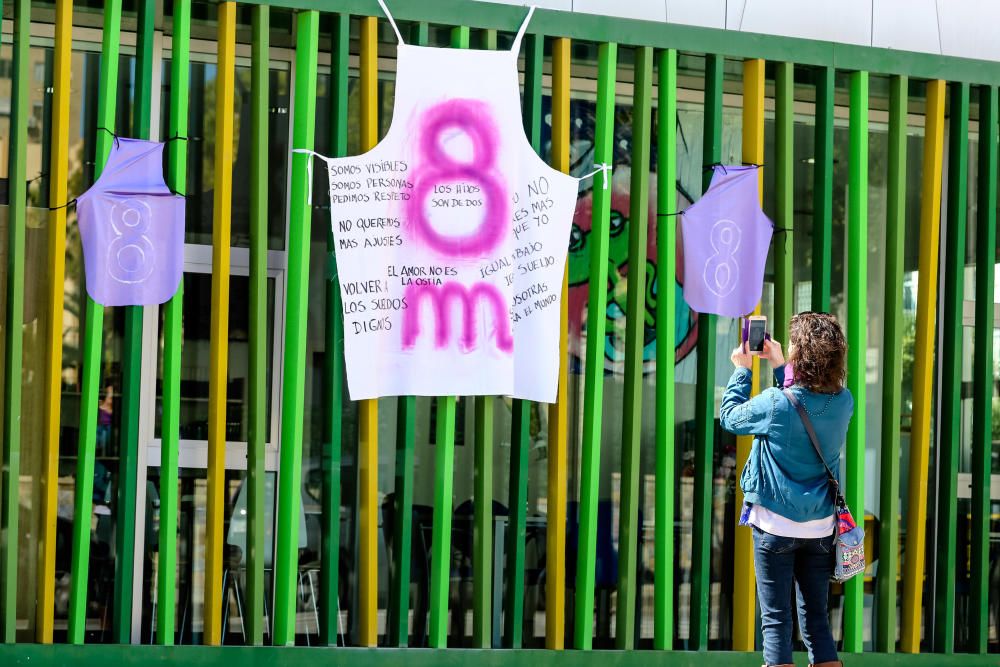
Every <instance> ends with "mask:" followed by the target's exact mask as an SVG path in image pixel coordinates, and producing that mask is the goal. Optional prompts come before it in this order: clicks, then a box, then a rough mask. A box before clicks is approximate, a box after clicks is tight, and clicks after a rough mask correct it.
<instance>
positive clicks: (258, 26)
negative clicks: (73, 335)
mask: <svg viewBox="0 0 1000 667" xmlns="http://www.w3.org/2000/svg"><path fill="white" fill-rule="evenodd" d="M250 23H251V36H250V124H251V129H250V137H251V143H252V145H251V158H250V183H251V186H250V317H249V319H250V336H249V338H250V342H249V350H248V357H249V360H250V368H249V382H250V391H249V401H248V402H249V405H248V406H247V408H248V410H247V412H248V417H249V418H248V425H247V426H248V428H247V431H248V436H247V480H246V484H247V491H248V493H247V510H248V517H247V542H246V545H247V574H246V577H247V586H246V612H245V613H244V623H245V625H246V634H247V643H248V644H252V645H254V646H259V645H261V644H263V643H264V553H265V550H266V545H265V537H264V536H265V534H266V533H265V525H266V523H265V522H266V519H267V506H266V505H265V503H264V497H265V490H264V483H265V478H266V475H267V473H266V472H265V471H264V457H265V453H264V449H265V447H266V445H267V327H268V317H267V172H268V114H269V109H268V97H269V94H268V93H269V90H268V88H269V85H270V82H269V80H268V79H269V70H270V67H269V58H268V54H269V50H270V48H269V45H270V38H269V31H270V26H271V15H270V8H269V7H268V6H267V5H254V6H253V8H252V9H251V15H250Z"/></svg>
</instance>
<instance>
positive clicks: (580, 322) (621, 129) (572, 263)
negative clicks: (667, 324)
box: [569, 100, 698, 373]
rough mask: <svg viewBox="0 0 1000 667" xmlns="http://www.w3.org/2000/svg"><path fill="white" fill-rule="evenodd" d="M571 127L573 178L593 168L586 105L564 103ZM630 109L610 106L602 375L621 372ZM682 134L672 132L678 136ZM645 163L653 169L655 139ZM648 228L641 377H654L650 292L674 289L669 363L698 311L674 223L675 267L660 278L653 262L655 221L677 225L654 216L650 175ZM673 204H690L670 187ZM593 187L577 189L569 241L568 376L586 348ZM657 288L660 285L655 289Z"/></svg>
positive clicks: (685, 349) (692, 333)
mask: <svg viewBox="0 0 1000 667" xmlns="http://www.w3.org/2000/svg"><path fill="white" fill-rule="evenodd" d="M570 114H571V128H572V132H573V136H572V144H571V160H572V164H571V169H572V173H573V174H574V175H582V174H585V173H587V172H588V171H589V170H591V168H592V164H593V153H594V128H595V114H596V110H595V107H594V104H593V103H592V102H588V101H582V100H581V101H575V102H574V103H573V104H571V106H570ZM631 127H632V122H631V110H630V109H628V108H626V107H618V108H617V109H616V119H615V139H614V172H613V174H612V179H611V188H612V192H611V221H610V235H611V238H610V242H609V249H608V262H609V266H608V285H607V290H608V306H607V312H606V317H607V323H606V333H605V342H604V364H605V371H606V372H608V373H618V372H621V369H622V361H623V359H624V352H625V319H626V318H625V296H626V291H627V289H628V287H629V284H628V230H629V224H630V222H629V209H630V203H631V197H630V194H629V182H630V180H631V176H632V168H631V164H630V163H631ZM681 134H682V133H681V132H679V133H678V137H679V138H680V136H681ZM651 164H652V165H653V166H655V164H656V153H655V142H654V146H653V155H652V158H651ZM649 182H650V194H649V202H650V205H649V231H648V234H647V244H646V258H645V259H646V284H645V285H643V286H642V287H641V288H642V289H643V291H644V293H645V306H646V308H645V313H644V318H645V323H644V328H645V333H644V337H643V343H644V346H643V362H644V368H645V371H646V372H647V373H649V372H653V369H654V368H655V358H656V329H655V320H656V306H657V295H658V294H659V290H660V289H663V288H667V289H673V290H674V291H675V292H676V294H677V299H676V304H677V305H676V312H675V313H674V321H675V323H676V328H675V331H674V340H675V346H676V347H675V355H674V358H675V363H677V364H680V363H681V362H682V361H683V360H684V359H685V358H687V357H688V356H689V355H690V354H691V352H692V351H693V350H694V348H695V346H696V344H697V340H698V330H697V323H698V319H697V314H696V313H695V312H694V311H692V310H691V309H690V308H689V307H688V305H687V303H686V302H685V301H684V296H683V294H684V289H683V275H684V258H683V255H682V252H681V248H682V245H681V239H680V225H678V238H677V251H676V252H677V255H676V256H677V265H676V271H675V274H674V275H672V276H663V275H661V274H660V272H659V270H658V267H657V262H656V254H657V247H656V230H657V224H658V222H663V223H669V224H676V223H677V218H675V217H669V218H663V220H662V221H658V220H657V216H656V174H655V173H650V175H649ZM676 187H677V206H678V209H681V210H683V209H684V208H686V207H687V206H688V205H690V203H691V201H692V199H691V196H690V194H689V193H688V191H687V190H686V189H685V188H684V187H683V186H682V185H681V183H680V181H678V183H677V186H676ZM591 188H592V182H588V181H584V182H583V183H582V185H581V191H580V195H579V200H578V201H577V207H576V213H575V215H574V218H573V227H572V230H571V232H570V244H569V326H570V340H569V349H570V354H571V356H572V361H573V366H571V369H572V370H573V371H574V372H579V370H580V368H581V367H582V360H583V358H584V355H585V350H586V331H587V323H586V319H587V292H588V290H589V288H590V276H589V274H590V245H589V239H590V222H591V211H592V205H593V198H592V192H591ZM661 285H662V287H661Z"/></svg>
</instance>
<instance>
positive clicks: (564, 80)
mask: <svg viewBox="0 0 1000 667" xmlns="http://www.w3.org/2000/svg"><path fill="white" fill-rule="evenodd" d="M569 47H570V40H569V39H568V38H566V37H559V38H557V39H555V40H553V42H552V166H553V167H555V168H556V169H558V170H559V171H562V172H566V173H569V69H570V62H569V53H570V48H569ZM566 266H567V270H568V269H569V263H567V265H566ZM568 295H569V274H568V273H567V274H565V275H564V276H563V286H562V301H561V303H562V312H561V314H560V317H559V391H558V394H557V396H556V402H555V403H553V404H552V405H550V406H549V479H548V486H549V492H548V528H547V531H546V542H547V544H546V546H547V553H548V556H547V557H546V562H547V564H548V565H547V569H546V573H545V574H546V583H545V646H546V648H550V649H557V650H561V649H562V648H563V646H564V644H565V638H566V633H565V627H566V491H567V486H568V477H567V471H566V460H567V454H566V450H567V446H568V441H569V437H568V434H569V410H568V406H567V397H566V392H567V390H568V384H569V376H568V375H567V372H566V357H567V356H568V345H567V336H568V331H569V314H568V313H569V310H568V307H569V296H568Z"/></svg>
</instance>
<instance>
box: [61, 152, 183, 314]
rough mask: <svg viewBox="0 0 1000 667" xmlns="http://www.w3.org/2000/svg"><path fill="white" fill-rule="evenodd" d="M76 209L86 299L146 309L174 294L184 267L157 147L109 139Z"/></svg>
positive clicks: (175, 202)
mask: <svg viewBox="0 0 1000 667" xmlns="http://www.w3.org/2000/svg"><path fill="white" fill-rule="evenodd" d="M76 209H77V218H78V220H79V225H80V239H81V241H82V243H83V264H84V269H85V272H86V276H87V293H88V294H89V295H90V298H92V299H93V300H94V301H96V302H97V303H99V304H101V305H104V306H150V305H156V304H160V303H164V302H165V301H167V300H169V299H170V297H172V296H173V295H174V292H176V291H177V286H178V285H179V284H180V281H181V275H182V273H183V270H184V198H183V197H181V196H179V195H174V194H172V193H171V192H170V189H169V188H168V187H167V185H166V183H165V182H164V181H163V144H161V143H157V142H155V141H141V140H139V139H115V143H114V145H113V146H112V148H111V154H110V155H109V156H108V161H107V163H106V164H105V165H104V171H103V172H102V173H101V177H100V178H98V179H97V182H96V183H94V185H93V187H91V188H90V189H89V190H87V191H86V192H85V193H83V194H82V195H80V197H79V198H78V199H77V205H76Z"/></svg>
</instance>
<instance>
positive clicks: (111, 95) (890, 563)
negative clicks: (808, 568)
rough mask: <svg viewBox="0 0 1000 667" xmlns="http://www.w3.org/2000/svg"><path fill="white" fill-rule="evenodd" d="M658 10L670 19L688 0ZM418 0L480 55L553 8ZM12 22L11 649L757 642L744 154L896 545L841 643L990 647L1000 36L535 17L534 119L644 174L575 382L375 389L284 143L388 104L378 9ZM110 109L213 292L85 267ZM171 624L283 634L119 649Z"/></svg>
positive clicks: (765, 302) (863, 482) (390, 67)
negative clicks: (346, 374) (975, 42)
mask: <svg viewBox="0 0 1000 667" xmlns="http://www.w3.org/2000/svg"><path fill="white" fill-rule="evenodd" d="M555 4H558V3H555ZM567 4H569V3H567ZM577 4H580V3H577ZM641 4H642V3H637V6H638V5H641ZM660 4H665V7H666V10H665V11H666V13H665V15H664V16H663V19H664V20H671V17H670V14H669V10H670V7H671V6H672V5H679V4H680V5H683V4H684V3H670V2H668V3H660ZM691 4H693V3H691ZM765 4H766V3H765ZM746 5H747V6H745V7H744V10H745V11H750V10H751V8H752V7H753V3H746ZM389 8H390V9H391V11H392V12H393V14H394V16H395V18H396V20H397V22H398V24H399V28H400V30H401V32H402V35H403V36H404V37H405V38H406V39H407V41H408V42H410V43H415V44H422V45H431V46H441V47H452V48H475V49H498V48H499V49H505V48H510V46H511V44H512V40H513V35H514V32H515V31H516V30H517V27H518V26H519V25H520V23H521V21H522V20H523V18H524V16H525V13H526V10H525V8H523V7H521V6H517V5H512V4H507V5H504V4H494V3H489V2H474V1H473V0H435V2H416V1H414V0H396V1H395V2H391V3H389ZM3 9H4V12H3V23H2V31H0V261H2V264H0V266H3V270H2V271H0V287H2V289H0V310H2V312H3V313H4V318H3V321H2V322H0V342H2V344H3V346H4V350H5V354H4V356H3V358H2V360H0V371H2V374H3V378H4V384H3V394H2V395H3V401H2V402H0V419H2V423H3V432H2V437H3V442H2V450H0V457H2V458H0V461H2V463H3V475H2V479H0V482H2V484H0V529H2V530H0V639H2V642H3V644H2V645H0V656H2V657H3V659H4V660H8V659H9V660H13V663H12V664H26V662H25V661H28V660H31V661H37V660H42V661H43V663H45V664H48V662H51V663H52V664H57V663H62V662H64V661H66V660H69V659H73V658H76V659H80V660H84V661H89V662H93V663H95V664H96V663H97V661H102V662H103V661H107V660H116V661H121V662H126V663H127V662H128V661H138V660H144V661H145V660H148V659H171V658H173V659H177V660H181V659H192V660H197V661H201V662H202V663H206V664H207V663H209V662H214V661H218V660H228V659H244V660H251V661H252V660H261V661H263V660H265V659H266V660H272V659H285V658H277V657H275V654H274V653H271V652H270V650H269V649H267V648H263V647H266V646H286V645H293V644H295V645H303V646H306V645H308V646H314V647H316V646H325V647H375V646H378V647H381V648H380V649H379V650H378V651H375V652H374V653H372V652H364V653H361V652H343V655H344V656H348V657H344V658H337V657H331V656H332V655H333V654H331V653H330V652H327V651H321V650H315V651H311V652H310V651H304V652H301V653H298V652H297V653H295V656H296V658H295V659H296V660H297V661H300V660H305V661H307V662H308V661H309V660H316V661H317V662H318V661H319V660H329V659H344V660H351V659H355V658H356V659H358V660H370V661H373V662H379V661H384V662H386V663H387V664H389V663H391V664H396V663H399V662H401V661H403V660H415V661H417V662H419V661H421V660H424V661H428V663H427V664H447V663H448V661H458V660H460V659H462V660H464V659H468V658H463V657H462V656H468V655H470V654H462V653H454V652H445V653H427V652H416V651H408V652H403V649H402V648H400V649H399V650H396V647H407V646H409V647H429V648H434V649H448V648H476V649H489V651H488V653H487V655H486V657H485V658H484V659H488V660H492V661H493V663H491V664H508V663H509V664H521V663H522V662H526V661H527V660H538V659H546V658H544V657H538V656H537V655H536V654H528V653H524V652H520V651H506V650H504V649H517V648H537V649H552V650H556V649H563V648H565V649H573V648H576V649H615V648H617V649H626V650H627V651H628V652H627V653H622V654H616V657H615V658H613V659H614V660H618V661H621V662H620V663H619V664H626V663H627V664H633V663H634V664H640V662H639V661H646V660H663V661H664V663H670V661H674V662H677V664H688V662H690V664H694V660H701V659H705V657H706V656H703V655H701V654H700V652H703V651H711V652H723V651H725V652H726V653H725V654H724V655H721V654H720V657H719V659H723V660H729V661H732V662H733V664H737V663H739V664H744V662H745V664H747V665H750V664H754V662H753V660H756V659H759V656H754V655H753V654H752V653H751V652H753V651H754V650H755V649H757V648H759V646H760V639H759V636H758V635H759V631H758V629H757V628H758V620H757V610H756V605H755V596H754V581H753V567H752V559H751V545H750V537H749V533H748V532H747V531H746V530H745V529H740V528H738V527H737V515H738V509H739V507H740V504H741V502H742V499H741V498H740V492H739V488H738V483H737V482H738V476H739V472H740V470H741V468H742V463H743V461H744V460H745V459H746V456H747V454H748V451H749V446H750V443H749V441H745V440H744V439H742V438H739V439H737V438H735V437H733V436H731V435H729V434H727V433H725V432H724V431H722V430H721V428H720V427H719V426H718V404H719V401H720V399H721V392H722V388H723V387H724V386H725V384H726V382H727V380H728V377H729V374H730V371H731V364H730V362H729V354H730V351H731V349H732V348H733V346H734V345H735V344H736V341H737V340H738V336H739V328H740V323H739V321H738V320H733V319H728V318H722V317H715V316H707V315H703V314H702V315H700V314H698V313H695V312H693V311H692V310H691V309H690V308H689V307H688V306H687V304H686V303H685V301H684V290H683V253H682V252H681V251H680V248H681V246H680V245H679V240H678V238H677V236H678V230H679V225H678V224H677V220H678V217H677V215H676V213H677V212H678V211H681V210H683V209H684V208H685V207H686V206H688V205H690V204H691V203H692V202H694V201H697V199H698V198H699V196H700V195H701V193H702V192H703V190H704V188H705V187H706V186H707V183H706V173H707V171H706V166H707V165H712V164H716V163H723V164H740V163H745V164H757V165H762V169H761V173H762V179H761V183H762V185H763V188H762V202H763V207H764V210H765V211H766V212H767V213H768V215H769V216H770V217H771V219H772V220H773V221H774V222H775V225H776V232H777V233H776V234H775V236H774V241H773V243H772V249H771V253H770V255H769V258H768V263H767V270H766V275H765V285H764V292H763V298H762V302H761V304H760V311H761V313H763V314H765V315H767V316H768V317H769V318H770V319H771V321H772V330H773V333H774V335H775V337H776V338H778V339H779V340H782V341H784V340H785V339H786V337H787V336H786V334H785V328H786V326H787V321H788V318H789V317H790V316H791V315H792V314H794V313H796V312H799V311H803V310H824V311H829V312H833V313H835V314H836V315H837V316H838V317H839V318H840V319H841V321H842V322H843V323H844V325H845V330H846V331H847V333H848V341H849V344H850V352H849V364H848V378H847V382H848V387H849V388H850V389H851V391H852V393H853V394H854V395H855V397H856V401H857V407H856V413H855V419H854V422H853V423H852V429H851V431H850V433H849V435H848V441H847V442H846V443H845V456H844V457H843V465H844V470H843V473H844V475H845V479H846V488H847V490H848V493H849V496H848V501H849V504H850V505H851V507H852V509H853V510H854V513H855V516H860V515H862V514H863V515H864V517H865V526H866V529H867V532H868V540H867V544H866V548H867V553H868V560H869V567H868V571H867V572H866V574H865V576H864V578H863V579H862V578H860V577H859V578H858V579H856V580H854V581H852V582H850V583H849V584H847V585H843V586H839V585H838V586H834V589H833V595H832V597H831V599H832V609H831V614H832V620H833V625H834V628H835V636H836V638H837V640H838V641H839V642H840V647H841V649H842V650H843V651H844V652H845V653H858V654H864V655H863V656H862V657H859V658H857V660H859V663H858V664H861V662H864V663H866V664H867V663H868V662H870V663H871V664H890V663H889V662H888V661H889V660H891V658H889V657H888V654H890V653H894V652H901V653H910V654H917V653H923V654H933V655H931V656H924V657H923V658H921V657H917V656H914V657H913V658H909V659H910V660H912V661H914V662H921V661H923V662H925V663H926V664H945V663H946V662H948V661H949V660H954V661H956V662H955V664H957V660H958V659H959V658H955V657H950V656H947V657H946V654H953V653H961V654H971V655H969V656H965V655H963V656H962V657H961V658H960V659H961V660H963V661H966V662H969V663H970V664H983V665H985V664H995V661H996V659H997V657H996V654H997V653H998V652H1000V446H997V445H996V444H995V441H996V440H998V439H1000V434H998V433H1000V422H997V425H996V426H994V423H995V420H994V418H993V416H994V405H998V403H996V402H995V400H996V399H995V395H996V394H997V386H996V378H997V361H996V360H997V358H998V354H1000V350H997V349H996V348H997V346H998V344H1000V336H998V335H997V332H996V329H997V326H998V324H1000V321H998V314H997V312H998V311H997V309H996V305H995V304H996V301H997V298H998V297H997V295H996V289H995V287H994V285H995V279H996V278H995V276H996V271H995V265H996V261H997V260H996V258H997V252H996V246H997V238H996V212H997V180H998V172H997V161H998V150H997V149H998V130H1000V118H998V114H1000V107H998V86H1000V64H998V63H996V62H994V61H993V60H991V59H990V57H991V56H990V55H989V54H984V55H982V56H981V57H982V59H980V60H974V59H970V58H968V57H959V56H956V55H941V54H940V53H926V52H925V53H920V52H917V51H897V50H892V49H890V48H885V47H886V46H892V44H891V43H887V42H880V43H882V44H883V46H879V45H874V46H872V45H863V44H859V43H858V42H864V40H863V39H860V38H859V39H857V40H845V41H850V42H852V43H844V42H832V41H819V40H816V39H805V38H802V37H794V36H787V35H762V34H759V33H751V32H749V31H747V30H744V25H746V26H749V25H751V24H745V20H747V18H749V19H750V20H751V23H752V25H754V26H756V25H758V24H759V23H760V22H761V21H762V20H763V19H761V18H760V17H759V16H757V15H754V14H753V13H752V12H751V13H750V14H748V15H747V17H745V18H743V19H740V22H739V26H740V28H739V29H729V30H727V29H726V27H730V28H732V25H733V24H731V23H730V22H729V19H728V18H727V19H726V23H724V24H723V25H722V26H720V27H715V28H713V27H700V26H696V25H682V24H681V23H680V22H676V21H675V22H671V23H665V22H660V21H656V20H651V19H656V18H658V17H656V16H646V15H641V16H637V15H636V16H634V15H632V14H629V13H628V12H627V11H622V12H617V13H619V14H623V15H622V16H607V15H598V14H588V13H582V12H580V11H575V12H574V11H570V10H571V9H574V7H572V6H570V7H554V8H549V9H546V8H542V9H539V10H538V11H536V12H535V14H534V17H533V19H532V22H531V24H530V26H529V29H528V36H527V38H526V40H525V42H524V44H523V46H522V48H521V53H520V57H519V68H520V72H521V74H522V107H523V118H524V128H525V132H526V135H527V138H528V140H529V141H530V142H531V144H532V146H533V147H534V148H535V149H536V151H537V152H538V153H539V154H540V155H541V156H542V157H543V158H544V159H545V160H546V161H548V162H549V163H550V164H552V165H553V166H555V167H556V168H558V169H560V170H563V171H566V172H568V173H571V174H574V175H583V174H586V173H589V172H591V171H592V170H593V168H594V165H597V164H601V163H609V164H611V165H613V171H612V174H611V176H610V192H609V196H604V195H603V193H597V195H596V196H595V193H594V192H593V190H592V185H591V183H590V182H589V181H585V182H584V183H583V184H582V185H581V190H580V193H579V199H578V205H577V209H576V213H575V215H574V219H573V226H572V234H571V237H570V239H569V246H568V268H567V281H566V286H565V288H564V289H565V292H564V294H565V298H564V300H563V301H564V303H565V313H564V314H563V332H562V333H563V349H564V351H565V355H564V357H563V359H562V360H561V361H562V367H561V373H562V377H561V385H560V394H559V399H558V401H557V403H555V404H552V405H545V404H532V403H528V402H523V401H517V400H511V399H510V398H507V397H464V398H463V397H457V398H456V397H441V398H427V397H401V398H399V399H397V398H392V399H380V400H378V401H360V402H352V401H351V400H350V399H349V396H348V392H347V389H346V386H345V384H344V382H343V333H342V329H341V328H342V326H343V322H342V317H341V315H340V312H341V302H340V296H339V290H338V286H337V271H336V261H335V258H334V254H333V240H332V235H331V231H330V201H329V196H328V193H327V187H326V181H325V175H323V174H321V173H320V170H316V173H313V171H312V170H309V169H308V168H307V160H306V158H305V157H304V156H302V155H300V154H297V153H293V152H292V151H293V149H314V150H316V151H318V152H321V153H324V154H327V155H353V154H359V153H361V152H364V151H366V150H368V149H370V148H371V147H372V146H374V145H375V144H376V143H377V142H378V140H379V138H380V137H381V136H383V134H384V132H385V130H386V129H387V128H388V125H389V122H390V120H391V116H392V109H393V95H394V76H395V66H396V37H395V34H394V33H393V31H392V28H391V26H390V25H389V22H388V21H387V20H386V16H385V14H383V13H382V12H381V10H380V8H379V5H378V4H377V3H376V2H373V1H369V0H322V1H317V2H307V1H306V0H280V1H278V0H275V1H272V2H248V3H245V4H244V3H233V2H222V3H216V2H197V1H193V0H165V1H164V2H154V1H153V0H148V1H147V0H126V1H124V2H123V0H110V1H108V2H103V3H102V2H99V1H96V0H83V1H78V2H75V3H74V2H72V1H71V0H65V1H63V0H58V1H57V2H55V3H48V2H29V1H28V0H12V1H10V2H5V3H4V4H3ZM873 11H874V10H873ZM605 13H607V14H615V13H616V12H615V11H614V10H613V9H608V10H606V12H605ZM880 15H881V14H880ZM753 21H756V22H757V23H753ZM683 22H684V23H697V22H698V21H694V20H693V19H692V20H688V21H683ZM875 24H876V21H875V18H874V14H873V19H872V29H871V31H870V33H869V35H870V36H871V44H875V42H876V39H875V36H874V32H875V28H874V26H875ZM760 29H761V30H762V31H764V28H760ZM950 34H954V33H953V32H952V33H950ZM890 41H891V40H890ZM913 48H915V49H919V46H913ZM953 48H958V47H952V46H949V49H953ZM942 52H943V49H942ZM949 52H952V51H949ZM447 75H448V73H447V72H428V73H427V76H447ZM118 137H134V138H145V139H153V140H158V141H163V142H165V143H166V144H167V150H166V151H165V155H166V158H165V164H164V166H165V172H164V173H165V174H166V180H167V184H168V185H169V186H170V187H171V188H172V189H173V190H174V191H176V192H179V193H181V194H183V195H184V196H185V200H186V233H185V258H184V277H183V280H182V287H181V290H180V291H179V292H178V295H177V296H175V297H174V299H173V300H171V301H170V302H169V303H168V304H165V305H163V306H161V307H145V308H141V307H126V308H107V309H104V308H102V307H100V306H99V305H97V304H95V303H93V302H92V301H90V300H89V299H88V298H87V296H86V291H85V289H84V271H83V258H82V257H83V255H82V250H81V244H80V236H79V231H78V227H77V224H76V211H75V208H74V207H73V206H72V202H73V201H74V200H75V198H76V197H78V196H79V195H80V194H82V193H83V192H84V191H86V190H87V188H88V187H90V185H91V184H93V183H94V181H95V179H96V177H97V176H98V175H99V174H100V170H101V168H102V167H103V165H104V160H105V159H106V156H107V154H108V152H109V150H110V148H111V146H112V144H113V143H114V141H115V140H116V138H118ZM310 178H311V180H310ZM310 192H311V193H312V194H311V196H310ZM630 289H631V290H632V291H631V292H630V291H629V290H630ZM768 374H769V371H768V369H767V368H766V366H762V367H761V368H760V369H758V382H759V383H760V384H761V385H764V386H766V382H767V380H766V376H767V375H768ZM994 429H998V431H994ZM49 644H55V645H53V646H49ZM77 644H87V645H88V646H87V647H86V648H83V649H73V648H67V647H66V646H60V645H71V646H72V645H77ZM143 644H153V645H187V644H193V645H202V646H204V645H218V644H224V645H227V646H231V645H241V646H243V645H245V646H251V647H254V646H261V648H252V649H246V650H239V651H237V649H227V650H229V651H231V652H230V653H227V652H226V650H220V649H211V648H192V649H173V650H167V649H156V648H149V649H143V650H141V651H139V650H135V651H133V650H131V649H129V650H126V649H123V648H122V646H133V645H143ZM91 645H94V646H91ZM663 651H670V652H669V653H663ZM684 651H694V652H696V653H692V654H689V653H683V652H684ZM545 655H546V656H548V658H549V659H552V660H554V661H558V660H560V659H563V660H570V659H572V660H584V661H585V660H590V659H593V660H598V659H610V658H599V657H593V658H591V657H586V656H584V657H581V656H582V654H575V656H576V657H569V656H567V657H559V656H558V655H556V654H555V653H552V654H545ZM713 655H714V654H713ZM157 656H158V657H157ZM227 656H229V657H227ZM237 656H239V657H237ZM351 656H354V657H351ZM713 659H714V658H713ZM46 661H48V662H46ZM643 664H644V663H643ZM758 664H759V663H758ZM892 664H895V663H892Z"/></svg>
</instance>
